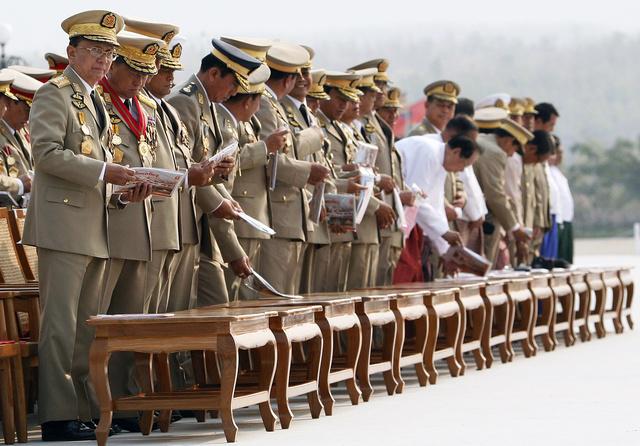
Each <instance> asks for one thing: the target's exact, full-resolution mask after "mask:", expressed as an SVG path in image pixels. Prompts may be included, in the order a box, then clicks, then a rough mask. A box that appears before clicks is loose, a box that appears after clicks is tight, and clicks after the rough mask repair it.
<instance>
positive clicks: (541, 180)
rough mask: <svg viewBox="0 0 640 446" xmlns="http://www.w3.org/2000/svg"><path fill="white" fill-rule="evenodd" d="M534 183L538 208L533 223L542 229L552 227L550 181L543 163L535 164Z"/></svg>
mask: <svg viewBox="0 0 640 446" xmlns="http://www.w3.org/2000/svg"><path fill="white" fill-rule="evenodd" d="M534 184H535V186H534V187H535V190H536V192H535V196H536V210H535V218H534V222H533V225H534V226H535V227H539V228H542V229H549V228H550V227H551V216H550V215H549V183H548V181H547V175H546V173H545V171H544V165H543V164H542V163H536V164H534Z"/></svg>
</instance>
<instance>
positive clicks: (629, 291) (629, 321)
mask: <svg viewBox="0 0 640 446" xmlns="http://www.w3.org/2000/svg"><path fill="white" fill-rule="evenodd" d="M633 287H634V284H633V282H631V283H630V284H628V285H627V286H626V293H625V294H626V301H625V305H624V307H625V310H628V313H627V324H629V328H630V329H632V330H633V318H632V317H631V308H632V305H633Z"/></svg>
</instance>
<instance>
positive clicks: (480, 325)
mask: <svg viewBox="0 0 640 446" xmlns="http://www.w3.org/2000/svg"><path fill="white" fill-rule="evenodd" d="M471 317H472V320H473V330H472V331H471V336H472V337H473V340H474V341H478V342H479V343H480V344H482V340H483V336H482V335H483V333H484V328H485V324H484V322H485V319H486V311H485V308H484V305H483V306H481V307H479V308H476V309H475V310H473V311H472V312H471ZM473 358H474V360H475V362H476V368H477V369H478V370H482V369H484V366H485V364H486V362H487V360H486V359H485V357H484V355H483V354H482V347H478V348H477V349H475V350H473Z"/></svg>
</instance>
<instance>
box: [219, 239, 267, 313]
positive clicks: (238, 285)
mask: <svg viewBox="0 0 640 446" xmlns="http://www.w3.org/2000/svg"><path fill="white" fill-rule="evenodd" d="M261 242H262V240H261V239H257V238H241V237H238V243H239V244H240V246H241V247H242V250H243V251H244V252H245V253H246V254H247V257H249V261H250V262H251V267H252V268H253V269H254V270H255V271H260V244H261ZM224 278H225V280H226V282H227V293H228V294H229V300H231V301H235V300H238V299H243V300H246V299H255V298H257V297H258V296H256V293H255V292H254V291H252V290H251V289H249V288H247V287H246V286H242V279H240V278H239V277H238V276H236V274H235V273H234V272H233V270H232V269H231V268H225V269H224Z"/></svg>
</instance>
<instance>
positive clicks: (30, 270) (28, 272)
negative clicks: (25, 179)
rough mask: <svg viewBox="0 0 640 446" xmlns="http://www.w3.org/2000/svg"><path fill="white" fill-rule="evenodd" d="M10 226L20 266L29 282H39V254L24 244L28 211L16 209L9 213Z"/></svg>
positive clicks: (33, 248)
mask: <svg viewBox="0 0 640 446" xmlns="http://www.w3.org/2000/svg"><path fill="white" fill-rule="evenodd" d="M8 216H9V225H10V229H11V235H12V237H13V240H14V244H15V246H16V251H17V253H18V259H19V260H20V266H21V268H22V271H23V272H24V274H25V276H26V279H27V281H28V282H34V283H37V282H38V254H37V252H36V248H35V247H34V246H29V245H23V244H22V234H23V233H24V220H25V218H26V216H27V210H26V209H14V210H13V211H12V212H9V215H8Z"/></svg>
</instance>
